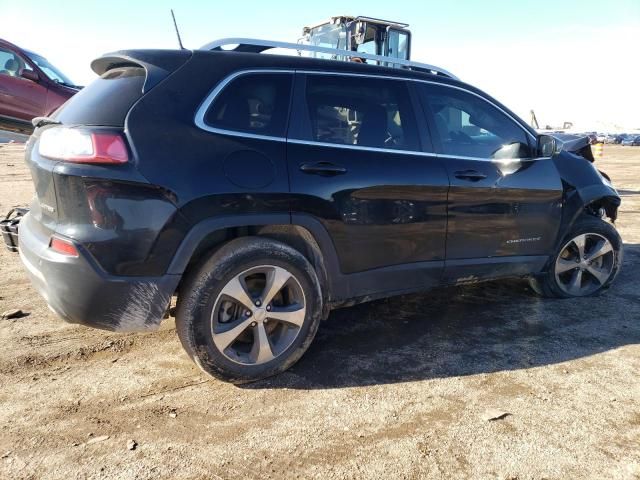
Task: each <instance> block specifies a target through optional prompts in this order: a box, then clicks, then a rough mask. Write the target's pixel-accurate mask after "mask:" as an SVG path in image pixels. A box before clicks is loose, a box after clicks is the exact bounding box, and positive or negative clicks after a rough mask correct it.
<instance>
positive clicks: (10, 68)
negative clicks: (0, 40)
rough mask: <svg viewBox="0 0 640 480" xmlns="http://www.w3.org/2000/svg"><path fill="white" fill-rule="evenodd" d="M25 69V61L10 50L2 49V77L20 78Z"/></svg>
mask: <svg viewBox="0 0 640 480" xmlns="http://www.w3.org/2000/svg"><path fill="white" fill-rule="evenodd" d="M24 67H25V63H24V61H23V60H22V59H21V58H20V57H18V56H17V55H15V54H14V53H13V52H11V51H10V50H5V49H3V48H0V75H9V76H10V77H19V76H20V74H21V73H22V70H23V69H24Z"/></svg>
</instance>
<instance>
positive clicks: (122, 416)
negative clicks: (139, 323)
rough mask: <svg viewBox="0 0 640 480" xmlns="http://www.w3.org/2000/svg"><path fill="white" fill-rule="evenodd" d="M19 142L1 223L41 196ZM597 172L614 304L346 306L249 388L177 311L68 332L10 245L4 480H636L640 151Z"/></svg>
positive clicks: (434, 298)
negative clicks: (616, 272)
mask: <svg viewBox="0 0 640 480" xmlns="http://www.w3.org/2000/svg"><path fill="white" fill-rule="evenodd" d="M22 148H23V147H20V146H17V145H7V146H1V147H0V212H5V211H7V210H8V209H9V208H10V207H12V206H14V205H23V204H26V203H28V201H29V199H30V197H31V195H32V192H33V188H32V184H31V180H30V177H29V173H28V170H27V168H26V167H25V165H24V163H23V160H22V156H23V150H22ZM598 164H599V166H600V168H601V169H602V170H605V171H607V172H608V173H609V174H610V175H611V177H612V178H613V180H614V183H615V184H616V186H617V187H618V188H619V190H620V193H621V195H622V196H623V204H622V208H621V212H620V218H619V221H618V227H619V229H620V231H621V233H622V236H623V238H624V242H625V261H624V266H623V269H622V273H621V274H620V276H619V277H618V279H617V281H616V283H615V284H614V287H613V288H612V289H611V290H610V291H608V292H607V293H605V294H604V295H603V296H601V297H598V298H587V299H579V300H543V299H540V298H538V297H536V296H535V295H534V294H533V293H532V292H531V291H530V289H529V288H528V286H527V283H526V282H525V281H520V280H518V281H502V282H492V283H487V284H483V285H476V286H468V287H458V288H447V289H440V290H437V291H434V292H430V293H427V294H421V295H410V296H404V297H398V298H393V299H390V300H383V301H377V302H374V303H370V304H365V305H359V306H357V307H353V308H346V309H343V310H339V311H335V312H334V313H332V315H331V316H330V318H329V320H328V321H326V322H324V323H323V324H322V325H321V327H320V331H319V333H318V336H317V337H316V340H315V342H314V343H313V345H312V346H311V348H310V350H309V351H308V352H307V354H306V355H305V356H304V357H303V358H302V360H301V361H300V362H299V363H298V364H297V365H296V366H295V367H294V368H292V369H291V370H290V371H289V372H287V373H285V374H283V375H281V376H279V377H277V378H273V379H271V380H268V381H264V382H260V383H256V384H252V385H248V386H234V385H230V384H227V383H223V382H220V381H217V380H212V379H209V378H207V377H205V376H204V374H202V373H201V372H200V371H199V370H198V369H197V367H196V366H195V365H194V364H193V363H192V362H191V361H190V360H189V359H188V358H187V355H186V354H185V353H184V352H183V350H182V348H181V346H180V343H179V341H178V339H177V337H176V335H175V331H174V322H173V320H172V319H170V320H167V321H165V322H164V323H163V325H162V327H161V329H160V330H159V331H158V332H155V333H150V334H113V333H107V332H102V331H98V330H93V329H89V328H84V327H79V326H73V325H67V324H65V323H63V322H62V321H61V320H59V319H57V318H56V317H55V316H54V315H53V314H52V313H50V312H49V310H48V309H47V307H46V305H45V303H44V301H43V300H42V299H41V298H40V297H39V296H38V295H37V294H36V293H35V291H34V290H33V289H32V288H31V286H30V285H29V282H28V280H27V277H26V275H25V274H24V272H23V270H22V266H21V264H20V260H19V258H18V256H17V255H16V254H11V253H9V252H7V251H5V250H4V249H2V251H1V253H0V312H1V311H5V310H9V309H13V308H20V309H22V310H24V311H25V312H28V313H29V315H28V316H26V317H23V318H20V319H14V320H0V382H1V384H0V429H1V430H0V477H1V478H7V479H18V478H60V479H72V478H123V479H130V478H131V479H133V478H139V479H147V478H154V479H155V478H176V479H182V478H210V479H220V478H224V479H226V478H322V479H326V478H381V479H382V478H470V479H482V478H499V479H543V478H546V479H568V478H576V479H582V478H615V479H638V478H640V377H639V374H640V292H639V289H638V287H639V285H640V284H639V282H640V246H639V244H640V148H638V147H617V146H609V145H607V146H605V158H604V159H602V160H599V161H598ZM495 416H502V418H501V419H497V420H489V417H495ZM129 440H135V442H136V443H137V446H136V448H135V449H134V450H129V449H128V447H127V442H128V441H129Z"/></svg>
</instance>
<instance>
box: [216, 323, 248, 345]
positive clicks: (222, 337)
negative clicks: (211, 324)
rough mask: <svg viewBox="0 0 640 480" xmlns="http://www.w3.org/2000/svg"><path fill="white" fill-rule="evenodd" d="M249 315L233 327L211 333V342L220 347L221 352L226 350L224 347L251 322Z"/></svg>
mask: <svg viewBox="0 0 640 480" xmlns="http://www.w3.org/2000/svg"><path fill="white" fill-rule="evenodd" d="M251 321H252V320H251V317H249V318H246V319H244V320H242V321H240V323H238V324H237V325H236V326H235V327H232V328H230V329H228V330H225V331H224V332H220V333H216V332H214V333H213V343H215V344H216V347H218V349H220V351H221V352H223V351H224V350H226V348H227V347H228V346H229V345H231V344H232V343H233V342H234V341H235V340H236V339H237V338H238V337H239V336H240V334H241V333H242V332H244V331H245V330H246V329H247V327H248V326H249V324H250V323H251Z"/></svg>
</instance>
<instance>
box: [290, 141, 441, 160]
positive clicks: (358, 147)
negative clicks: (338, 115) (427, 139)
mask: <svg viewBox="0 0 640 480" xmlns="http://www.w3.org/2000/svg"><path fill="white" fill-rule="evenodd" d="M287 143H294V144H296V145H314V146H318V147H336V148H342V149H345V150H362V151H366V152H380V153H397V154H400V155H413V156H418V157H439V155H438V154H437V153H430V152H418V151H416V150H401V149H395V148H380V147H365V146H363V145H349V144H348V143H330V142H318V141H315V140H299V139H297V138H288V139H287Z"/></svg>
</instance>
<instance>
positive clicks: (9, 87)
mask: <svg viewBox="0 0 640 480" xmlns="http://www.w3.org/2000/svg"><path fill="white" fill-rule="evenodd" d="M79 89H80V87H77V86H75V85H73V82H72V81H71V80H70V79H69V78H67V77H66V76H65V75H64V74H63V73H62V72H60V71H59V70H58V69H57V68H55V67H54V66H53V65H51V64H50V63H49V62H48V61H47V60H46V59H45V58H44V57H42V56H40V55H38V54H36V53H34V52H30V51H28V50H24V49H21V48H20V47H18V46H16V45H13V44H11V43H9V42H7V41H5V40H2V39H0V126H1V127H2V128H6V129H11V130H19V131H25V132H29V131H31V130H32V128H33V127H32V125H31V120H32V119H33V118H35V117H41V116H47V115H51V114H52V113H53V112H54V111H55V110H56V109H57V108H58V107H60V105H62V104H63V103H64V102H66V101H67V100H68V99H69V98H71V97H72V96H73V95H75V94H76V93H77V92H78V90H79Z"/></svg>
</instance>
